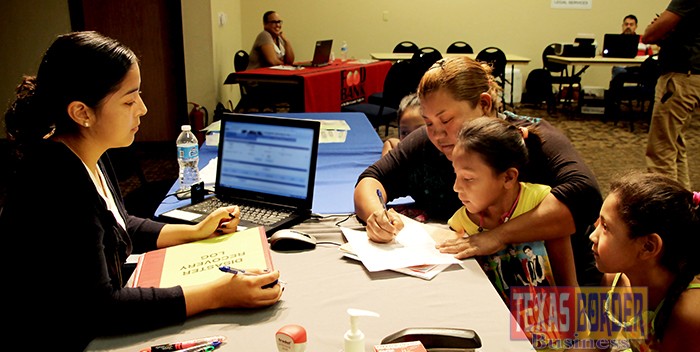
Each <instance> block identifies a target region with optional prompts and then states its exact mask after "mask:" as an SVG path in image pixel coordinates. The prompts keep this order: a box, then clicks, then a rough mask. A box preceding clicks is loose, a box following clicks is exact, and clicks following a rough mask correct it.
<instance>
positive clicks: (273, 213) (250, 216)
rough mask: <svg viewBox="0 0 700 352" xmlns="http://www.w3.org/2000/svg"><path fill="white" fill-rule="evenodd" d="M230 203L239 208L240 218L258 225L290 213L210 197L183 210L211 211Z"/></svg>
mask: <svg viewBox="0 0 700 352" xmlns="http://www.w3.org/2000/svg"><path fill="white" fill-rule="evenodd" d="M231 205H238V207H239V208H240V209H241V220H245V221H250V222H252V223H255V224H260V225H271V224H274V223H276V222H278V221H280V220H282V219H285V218H287V217H288V216H290V215H291V214H292V213H291V212H288V211H281V210H279V209H272V208H266V207H260V206H253V205H248V204H231V203H228V202H224V201H222V200H221V199H218V198H211V199H208V200H206V201H204V202H201V203H197V204H192V205H190V206H188V207H186V208H184V209H183V210H193V211H198V212H203V213H207V214H208V213H211V212H213V211H214V210H216V209H218V208H220V207H227V206H231Z"/></svg>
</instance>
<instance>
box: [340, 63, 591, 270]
mask: <svg viewBox="0 0 700 352" xmlns="http://www.w3.org/2000/svg"><path fill="white" fill-rule="evenodd" d="M500 89H501V88H500V87H499V86H498V84H497V83H496V81H495V80H494V78H493V76H492V75H491V68H490V67H489V66H488V65H486V64H483V63H480V62H477V61H475V60H473V59H471V58H469V57H450V58H446V59H442V60H439V61H437V62H436V63H435V64H434V65H433V66H432V67H431V68H430V69H428V71H427V72H426V73H425V74H424V75H423V78H422V79H421V81H420V84H419V86H418V97H419V99H420V104H421V109H422V112H423V118H424V120H425V122H426V126H424V127H421V128H419V129H417V130H415V131H413V133H411V134H410V135H409V136H407V137H406V138H405V139H404V140H403V141H401V143H399V144H398V146H397V147H396V149H394V150H393V151H392V152H390V153H389V154H387V155H385V156H384V157H382V158H381V159H379V160H378V161H376V162H375V163H374V164H372V165H370V166H369V167H368V168H367V169H366V170H365V171H364V172H363V173H362V174H361V175H360V176H359V178H358V182H357V184H356V186H355V192H354V202H355V212H356V213H357V216H358V218H359V219H361V220H362V221H364V222H366V223H367V227H366V228H367V235H368V236H369V238H370V239H371V240H373V241H375V242H389V241H391V240H392V239H393V238H394V236H395V234H397V233H398V232H399V231H400V230H401V229H402V228H403V222H402V221H401V218H400V217H399V216H398V214H397V213H396V212H395V211H394V210H393V209H392V210H390V211H389V216H390V220H387V218H386V215H385V212H384V205H383V204H381V202H379V200H378V198H377V190H378V189H379V190H380V191H381V192H382V193H383V194H384V196H385V198H384V200H385V201H391V200H394V199H397V198H399V197H404V196H411V197H412V198H413V200H414V201H415V207H417V208H422V209H423V210H425V212H426V215H427V217H428V220H431V221H441V222H446V221H447V220H448V219H449V218H450V216H452V214H454V212H455V211H457V209H459V208H460V207H461V206H462V203H461V202H460V200H459V197H458V196H457V194H456V193H455V192H454V190H453V186H454V183H455V173H454V169H453V166H452V150H453V149H454V146H455V143H456V142H457V133H458V132H459V130H460V129H461V128H462V126H463V125H464V123H465V122H466V121H470V120H473V119H475V118H477V117H481V116H489V117H492V118H499V119H504V120H506V121H508V122H510V123H512V124H514V125H516V126H518V127H528V126H536V127H537V129H538V131H539V132H540V133H541V134H542V145H541V147H540V148H541V149H542V153H541V154H540V155H542V156H543V157H538V158H532V159H531V160H530V163H528V165H526V166H525V168H524V169H523V170H522V181H525V182H532V183H540V184H546V185H549V186H550V187H552V191H551V193H550V194H549V195H547V196H546V197H545V198H544V200H542V202H541V203H540V204H539V205H538V206H537V207H535V208H534V209H532V210H530V211H528V212H526V213H524V214H522V215H520V216H519V217H517V218H515V219H512V220H510V221H508V222H507V223H505V224H502V225H500V226H498V227H496V228H494V229H492V230H490V231H489V233H488V235H487V234H475V235H472V236H469V237H466V238H459V239H455V240H449V241H446V242H445V243H442V244H439V245H438V248H439V249H440V251H442V252H445V253H452V254H454V255H455V257H457V258H467V257H472V256H475V255H489V254H492V253H495V252H497V251H499V250H501V249H503V248H505V247H506V245H508V244H513V243H521V242H527V241H533V240H543V239H544V240H547V239H554V238H561V237H564V236H572V235H573V236H574V237H573V238H572V239H571V242H572V244H573V246H574V254H575V259H576V269H577V277H578V279H579V282H581V283H582V284H592V283H595V284H598V283H599V282H600V274H599V273H598V272H597V270H595V268H594V267H593V258H592V255H591V251H590V249H589V247H588V246H589V243H590V241H589V240H588V234H589V233H590V231H589V226H591V225H592V224H593V222H594V221H595V218H596V209H599V208H600V204H601V203H602V201H603V200H602V196H601V194H600V190H599V189H598V183H597V182H596V179H595V176H594V175H593V172H592V171H591V170H590V169H589V168H588V166H586V163H585V162H584V161H583V159H582V158H581V156H580V155H579V154H578V152H576V150H575V149H574V147H573V145H572V144H571V142H570V141H569V140H568V139H567V138H566V136H565V135H564V134H563V133H562V132H561V131H560V130H558V129H556V128H555V127H554V126H552V125H551V124H549V123H548V122H547V121H546V120H544V119H540V118H533V117H528V116H519V115H515V114H513V113H512V112H509V111H504V112H503V113H498V109H499V107H500V105H501V101H500V98H499V97H500ZM589 268H590V269H591V270H589Z"/></svg>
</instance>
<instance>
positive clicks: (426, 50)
mask: <svg viewBox="0 0 700 352" xmlns="http://www.w3.org/2000/svg"><path fill="white" fill-rule="evenodd" d="M440 59H442V54H441V53H440V51H439V50H437V49H435V48H433V47H430V46H426V47H423V48H420V49H419V50H418V51H416V52H415V53H413V57H411V61H412V62H413V63H415V64H417V65H418V66H419V67H420V68H421V69H422V70H423V72H422V73H425V71H427V70H428V69H429V68H430V66H433V64H434V63H435V62H437V61H438V60H440ZM422 73H421V76H422Z"/></svg>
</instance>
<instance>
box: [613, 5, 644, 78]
mask: <svg viewBox="0 0 700 352" xmlns="http://www.w3.org/2000/svg"><path fill="white" fill-rule="evenodd" d="M622 34H637V16H635V15H632V14H630V15H627V16H625V18H623V19H622ZM645 55H654V51H653V50H652V47H651V45H647V44H644V43H642V36H641V35H640V36H639V46H638V47H637V56H645ZM628 69H629V68H628V67H626V66H613V68H612V78H615V76H617V75H618V74H620V73H623V72H627V70H628Z"/></svg>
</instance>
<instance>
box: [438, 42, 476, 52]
mask: <svg viewBox="0 0 700 352" xmlns="http://www.w3.org/2000/svg"><path fill="white" fill-rule="evenodd" d="M445 53H447V54H473V53H474V49H472V47H471V45H469V44H467V42H464V41H461V40H458V41H456V42H454V43H452V44H450V46H448V47H447V50H446V51H445Z"/></svg>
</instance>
